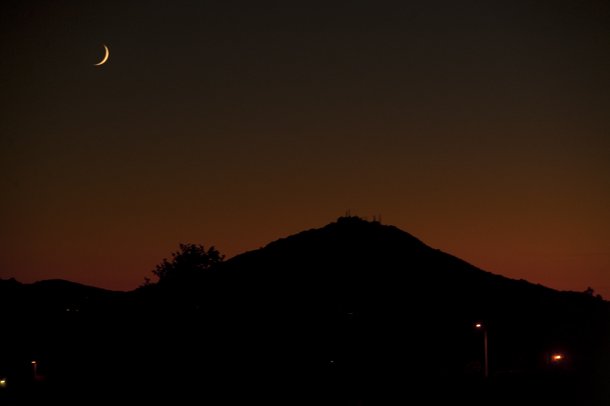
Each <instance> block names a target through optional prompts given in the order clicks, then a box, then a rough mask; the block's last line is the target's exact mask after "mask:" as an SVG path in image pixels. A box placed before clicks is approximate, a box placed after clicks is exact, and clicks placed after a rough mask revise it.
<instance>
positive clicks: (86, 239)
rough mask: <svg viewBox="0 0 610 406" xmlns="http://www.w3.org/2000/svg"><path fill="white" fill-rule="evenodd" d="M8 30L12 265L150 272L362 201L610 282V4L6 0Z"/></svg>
mask: <svg viewBox="0 0 610 406" xmlns="http://www.w3.org/2000/svg"><path fill="white" fill-rule="evenodd" d="M0 44H1V49H2V55H3V56H2V63H1V64H0V77H1V78H2V80H3V82H2V83H3V84H2V86H1V89H2V91H1V92H0V106H1V111H2V120H0V168H1V169H0V183H1V184H2V185H3V193H2V199H0V212H1V213H2V214H1V227H0V228H1V230H2V231H1V232H0V239H1V241H2V253H1V254H0V277H1V278H4V279H6V278H10V277H15V278H16V279H17V280H19V281H21V282H25V283H28V282H29V283H31V282H34V281H37V280H42V279H56V278H61V279H66V280H70V281H74V282H78V283H83V284H87V285H92V286H97V287H102V288H107V289H114V290H132V289H135V288H136V287H137V286H138V285H139V284H140V283H141V282H142V279H143V277H145V276H149V275H150V271H151V270H152V269H154V267H155V265H157V264H158V263H159V262H160V260H161V259H162V258H164V257H167V256H168V255H170V253H171V252H173V251H174V250H175V249H176V247H177V245H178V244H179V243H183V244H203V245H205V246H206V247H209V246H215V247H216V248H217V249H218V250H219V251H220V253H221V254H224V255H226V257H227V258H231V257H233V256H235V255H237V254H241V253H243V252H245V251H249V250H254V249H257V248H259V247H261V246H264V245H266V244H268V243H269V242H271V241H275V240H277V239H278V238H282V237H286V236H288V235H291V234H294V233H297V232H300V231H302V230H306V229H311V228H316V227H321V226H323V225H325V224H327V223H328V222H330V221H333V220H334V219H336V218H337V217H338V216H340V215H342V214H343V213H344V212H345V210H347V209H351V211H352V213H353V214H354V215H359V216H366V217H368V218H369V219H372V216H373V215H378V214H381V215H382V216H383V219H384V223H385V224H392V225H395V226H397V227H399V228H400V229H402V230H405V231H407V232H409V233H411V234H413V235H415V236H417V237H418V238H420V239H421V240H422V241H423V242H424V243H426V244H428V245H430V246H432V247H434V248H438V249H441V250H443V251H444V252H448V253H450V254H452V255H455V256H457V257H459V258H462V259H464V260H466V261H468V262H469V263H471V264H473V265H475V266H477V267H479V268H481V269H484V270H486V271H489V272H492V273H495V274H501V275H504V276H506V277H509V278H515V279H521V278H522V279H526V280H528V281H530V282H533V283H540V284H542V285H545V286H549V287H551V288H555V289H560V290H576V291H584V290H585V289H586V288H587V287H589V286H591V287H592V288H593V289H594V290H595V293H600V294H602V296H604V298H610V273H609V272H608V269H610V252H609V251H608V247H610V211H608V207H610V189H609V185H610V155H609V151H610V137H608V134H610V121H609V120H608V117H607V116H608V107H609V106H610V76H609V75H608V72H610V49H609V45H608V44H610V11H609V6H608V4H606V3H603V2H586V3H582V2H579V3H576V2H570V1H558V2H551V3H549V2H534V3H532V2H529V1H528V2H526V1H512V2H501V3H498V2H477V1H464V2H458V3H456V2H453V1H440V2H433V3H431V2H426V1H421V2H420V1H416V2H406V3H405V2H402V1H385V2H365V1H355V2H336V1H324V2H301V3H299V4H295V3H294V2H290V3H272V2H239V1H206V2H197V3H193V2H180V1H179V2H163V1H151V2H123V1H105V2H102V3H96V2H94V3H92V2H85V3H82V2H67V3H66V2H63V3H62V4H51V3H48V2H42V1H32V2H20V1H19V2H18V1H12V0H9V1H4V2H2V4H0ZM104 45H106V46H107V47H108V49H109V52H110V54H109V58H108V60H107V62H106V63H104V64H103V65H100V66H94V64H97V63H99V62H100V61H101V60H102V58H104V52H105V50H104Z"/></svg>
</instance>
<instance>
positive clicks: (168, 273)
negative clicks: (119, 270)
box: [145, 244, 224, 285]
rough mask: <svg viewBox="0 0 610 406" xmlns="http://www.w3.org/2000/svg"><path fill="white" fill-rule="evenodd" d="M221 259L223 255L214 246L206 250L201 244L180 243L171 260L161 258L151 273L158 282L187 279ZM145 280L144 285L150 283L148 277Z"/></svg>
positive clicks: (191, 278)
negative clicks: (161, 260)
mask: <svg viewBox="0 0 610 406" xmlns="http://www.w3.org/2000/svg"><path fill="white" fill-rule="evenodd" d="M223 260H224V255H220V253H219V252H218V251H217V250H216V249H215V248H214V247H210V249H209V250H207V251H206V250H205V248H203V246H202V245H197V244H180V250H179V251H176V252H173V253H172V260H171V261H168V260H167V258H163V262H161V263H160V264H159V265H157V267H156V268H155V269H154V270H153V271H152V273H153V274H154V275H155V276H157V277H158V278H159V282H160V283H167V282H172V281H173V282H177V281H189V280H193V279H194V278H196V277H197V276H200V275H201V274H202V272H203V271H205V270H206V269H209V268H210V267H211V266H213V265H214V264H217V263H220V262H222V261H223ZM145 280H146V282H145V285H148V284H150V279H148V278H145Z"/></svg>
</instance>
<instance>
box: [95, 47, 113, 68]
mask: <svg viewBox="0 0 610 406" xmlns="http://www.w3.org/2000/svg"><path fill="white" fill-rule="evenodd" d="M102 45H104V44H102ZM104 48H106V56H105V57H104V59H103V60H102V62H100V63H94V64H93V66H99V65H101V64H103V63H104V62H106V61H107V60H108V55H110V52H109V51H108V47H107V46H106V45H104Z"/></svg>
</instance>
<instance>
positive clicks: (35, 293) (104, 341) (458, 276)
mask: <svg viewBox="0 0 610 406" xmlns="http://www.w3.org/2000/svg"><path fill="white" fill-rule="evenodd" d="M0 294H1V296H0V300H1V301H2V305H3V306H4V308H6V309H10V311H9V312H8V313H9V314H5V320H6V321H7V323H5V325H6V326H8V328H7V330H6V331H10V332H11V333H9V334H6V335H5V337H4V340H5V342H8V343H9V344H10V346H12V348H14V351H13V352H12V354H13V355H11V356H10V357H8V358H6V359H8V360H9V361H10V362H9V363H10V364H11V365H16V364H18V363H19V362H20V361H19V360H20V359H29V358H32V357H39V358H40V359H41V362H40V366H41V368H43V370H44V371H43V372H46V375H47V380H46V382H45V385H46V387H47V388H52V390H53V391H55V392H54V393H57V394H58V396H61V397H62V399H64V397H63V395H65V393H74V392H78V393H80V394H81V395H82V394H84V393H96V394H99V393H105V394H107V395H108V394H111V395H112V394H116V393H118V391H120V390H127V391H130V392H132V393H134V392H135V393H137V395H138V396H139V398H140V399H141V400H143V399H147V400H159V399H162V398H163V399H166V400H167V401H176V399H177V398H178V397H180V396H186V397H189V396H194V397H195V398H197V399H199V400H202V401H215V400H216V398H217V396H223V397H224V399H225V400H226V402H227V403H232V402H233V403H234V402H236V401H257V400H261V399H264V400H265V401H266V402H270V401H271V398H275V399H279V400H280V401H281V402H283V403H284V404H285V403H296V402H297V401H298V400H299V399H301V400H302V399H309V400H311V401H315V402H317V403H318V404H356V402H360V404H384V402H386V401H397V400H398V401H407V400H409V399H412V398H413V397H414V396H415V394H416V393H419V394H421V393H423V392H425V393H428V394H429V396H431V398H430V399H432V398H434V399H437V400H438V401H450V400H451V399H457V398H460V396H461V397H463V398H469V397H470V396H471V394H470V391H471V390H483V391H485V393H487V398H485V399H486V400H489V399H490V398H493V399H494V403H495V404H502V402H506V403H507V404H509V403H510V402H513V401H520V402H521V403H526V404H527V400H528V399H529V400H532V399H537V401H540V399H539V398H535V397H534V398H524V397H526V396H530V395H529V392H528V391H529V390H530V389H532V388H536V393H538V394H543V395H540V396H543V399H544V400H545V401H547V400H549V399H550V400H554V401H560V400H566V399H570V400H572V401H574V402H576V403H579V402H580V403H583V399H585V398H583V397H582V396H584V395H582V394H583V393H587V394H588V395H586V396H589V397H588V398H586V399H585V400H584V404H594V403H595V402H594V400H599V399H602V398H603V399H606V398H604V396H605V395H606V394H605V393H603V392H602V391H600V390H593V389H591V387H590V386H587V387H586V388H585V386H586V385H589V384H590V382H595V381H596V380H599V381H603V379H605V378H606V377H607V376H609V374H608V372H609V371H608V360H610V354H609V349H608V348H607V347H608V346H607V345H606V343H607V342H608V341H607V340H608V338H610V334H609V333H610V325H609V322H608V320H609V317H608V316H609V315H610V303H608V302H606V301H604V300H601V299H600V298H595V297H592V296H591V295H587V294H585V293H578V292H559V291H556V290H553V289H549V288H547V287H544V286H540V285H535V284H531V283H529V282H527V281H524V280H512V279H509V278H505V277H503V276H499V275H494V274H492V273H490V272H486V271H483V270H481V269H478V268H476V267H475V266H473V265H470V264H468V263H467V262H465V261H462V260H460V259H458V258H456V257H454V256H452V255H449V254H447V253H444V252H442V251H440V250H437V249H434V248H431V247H429V246H427V245H425V244H424V243H423V242H422V241H420V240H418V239H417V238H415V237H414V236H412V235H410V234H408V233H406V232H404V231H402V230H399V229H398V228H396V227H393V226H388V225H382V224H380V223H379V222H376V221H373V222H369V221H366V220H363V219H361V218H358V217H342V218H339V219H338V220H337V221H336V222H334V223H331V224H328V225H327V226H325V227H323V228H320V229H312V230H308V231H303V232H301V233H299V234H296V235H293V236H289V237H287V238H283V239H280V240H277V241H275V242H272V243H270V244H268V245H267V246H265V247H264V248H261V249H258V250H254V251H249V252H246V253H243V254H241V255H237V256H236V257H233V258H231V259H229V260H227V261H225V262H222V263H220V264H217V266H214V267H212V268H210V269H209V270H207V271H206V272H205V273H202V274H200V275H198V276H196V277H194V278H193V279H192V280H189V281H187V282H186V283H182V284H179V285H176V284H174V285H170V284H166V285H163V284H157V285H151V286H144V287H142V288H139V289H136V290H135V291H132V292H110V291H105V290H102V289H97V288H92V287H86V286H82V285H78V284H73V283H70V282H66V281H44V282H38V283H35V284H31V285H24V284H20V283H18V282H16V281H14V280H12V281H2V280H0ZM68 309H70V310H69V311H68ZM75 310H79V312H76V311H75ZM24 321H27V323H26V324H27V325H29V327H26V328H23V327H21V323H23V322H24ZM476 323H480V324H482V325H483V328H484V329H485V331H486V333H485V334H486V336H487V341H488V356H489V370H490V379H489V382H491V383H487V381H484V380H483V376H484V374H483V365H484V358H485V357H484V348H483V331H482V329H483V328H476V327H475V324H476ZM41 330H42V333H41ZM555 356H560V357H561V358H560V359H555V358H553V357H555ZM85 359H86V360H87V361H86V363H84V362H83V360H85ZM83 365H86V368H85V369H86V372H87V373H86V374H85V373H82V372H83ZM9 369H10V368H9ZM1 372H2V371H0V373H1ZM24 376H25V375H24ZM109 376H112V377H113V385H112V387H111V388H109V387H107V385H104V384H102V382H106V381H107V380H108V377H109ZM160 377H162V383H161V381H160V379H161V378H160ZM22 378H23V377H22ZM22 381H23V382H25V383H24V384H23V385H25V386H24V387H26V386H27V384H28V383H27V382H28V381H27V379H26V378H23V379H22ZM483 382H485V383H483ZM566 382H569V383H570V385H571V386H570V385H568V384H567V383H566ZM583 382H586V385H585V383H583ZM29 384H30V385H33V383H31V382H30V383H29ZM494 385H495V386H494ZM136 388H137V389H136ZM439 388H444V390H438V389H439ZM509 388H510V390H509ZM557 388H562V392H561V393H562V394H561V396H560V395H552V394H553V393H555V392H553V391H554V390H556V389H557ZM568 388H572V389H568ZM596 388H597V387H596ZM449 389H450V390H449ZM49 391H51V389H45V392H44V393H45V396H47V394H48V393H49ZM187 395H188V396H187ZM83 396H84V395H83ZM551 398H552V399H551ZM80 399H81V398H80V397H77V398H76V400H75V404H76V403H78V402H79V401H80ZM281 402H280V403H281ZM431 402H432V400H431ZM587 402H588V403H587ZM432 403H434V402H432ZM533 403H535V402H534V400H532V404H533ZM601 403H603V402H602V401H601V400H600V404H601Z"/></svg>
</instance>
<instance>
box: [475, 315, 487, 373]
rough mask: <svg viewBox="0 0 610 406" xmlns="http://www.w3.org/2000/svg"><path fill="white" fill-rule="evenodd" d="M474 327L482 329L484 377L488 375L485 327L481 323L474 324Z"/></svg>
mask: <svg viewBox="0 0 610 406" xmlns="http://www.w3.org/2000/svg"><path fill="white" fill-rule="evenodd" d="M475 327H476V328H481V329H483V341H484V343H485V378H487V377H488V376H489V363H488V360H487V329H486V328H485V327H483V325H482V324H481V323H477V324H476V325H475Z"/></svg>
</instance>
